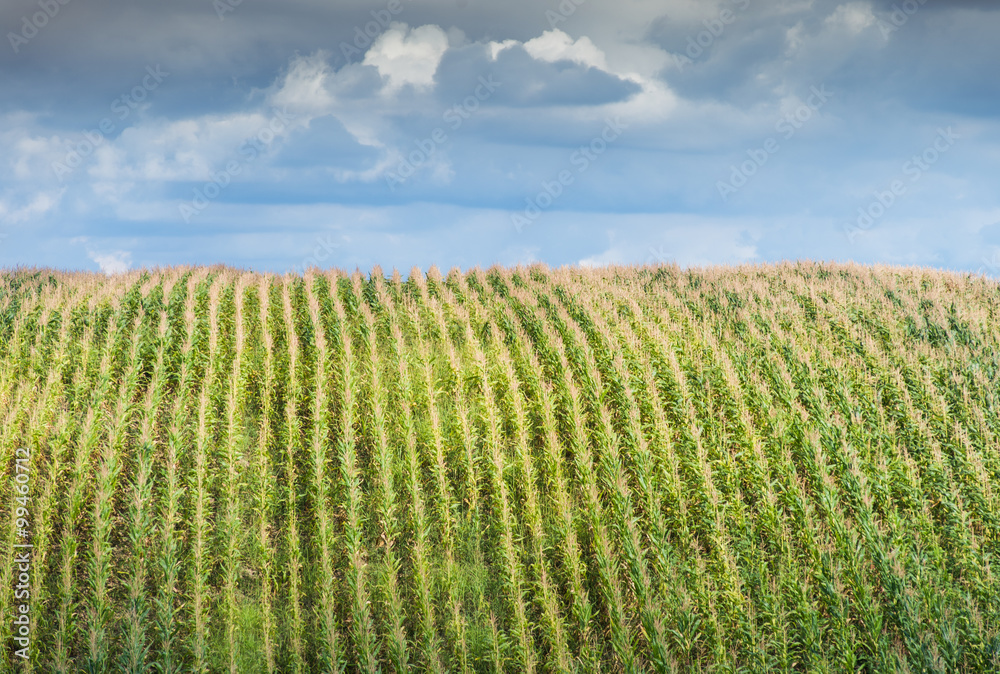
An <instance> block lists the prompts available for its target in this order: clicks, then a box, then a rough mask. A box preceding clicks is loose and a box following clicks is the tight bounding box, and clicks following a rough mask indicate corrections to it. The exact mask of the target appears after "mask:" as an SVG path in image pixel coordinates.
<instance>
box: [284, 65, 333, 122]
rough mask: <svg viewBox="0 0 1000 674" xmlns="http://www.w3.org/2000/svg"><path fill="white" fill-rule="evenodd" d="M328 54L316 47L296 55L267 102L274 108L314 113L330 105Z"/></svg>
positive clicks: (321, 113)
mask: <svg viewBox="0 0 1000 674" xmlns="http://www.w3.org/2000/svg"><path fill="white" fill-rule="evenodd" d="M327 59H328V55H327V54H326V53H325V52H322V51H318V52H316V53H314V54H311V55H310V56H296V57H295V58H294V59H292V62H291V65H290V66H289V68H288V72H287V73H286V74H285V77H284V79H283V80H282V81H281V84H280V86H278V87H277V89H276V90H275V91H274V92H273V93H272V94H271V96H270V101H271V104H272V105H274V106H275V107H278V108H288V109H289V110H291V111H293V112H296V113H299V114H307V115H310V116H312V117H318V116H320V115H323V114H326V113H327V112H329V111H330V109H331V108H332V107H333V104H334V100H333V96H331V95H330V91H329V89H328V81H329V79H330V75H331V72H330V66H329V65H328V64H327Z"/></svg>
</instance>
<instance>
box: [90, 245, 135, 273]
mask: <svg viewBox="0 0 1000 674" xmlns="http://www.w3.org/2000/svg"><path fill="white" fill-rule="evenodd" d="M87 257H89V258H90V259H91V260H93V261H94V262H96V263H97V266H99V267H100V268H101V271H102V272H104V273H105V274H107V275H108V276H111V275H113V274H124V273H125V272H127V271H128V270H129V267H131V266H132V253H130V252H128V251H126V250H115V251H110V252H107V253H101V252H98V251H96V250H93V249H91V248H88V249H87Z"/></svg>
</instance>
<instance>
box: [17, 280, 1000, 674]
mask: <svg viewBox="0 0 1000 674" xmlns="http://www.w3.org/2000/svg"><path fill="white" fill-rule="evenodd" d="M0 356H2V357H0V416H2V425H0V452H2V456H3V464H2V466H3V471H4V476H3V481H2V485H0V494H2V499H0V513H2V515H0V527H2V528H0V546H2V547H3V552H2V553H0V576H2V581H0V607H2V614H3V622H2V623H0V632H2V637H3V638H2V640H0V642H2V644H3V648H4V651H3V656H2V658H0V670H2V671H15V670H16V671H37V672H77V671H85V672H160V673H163V674H174V673H176V672H188V671H196V672H223V671H228V672H313V671H316V672H331V671H337V672H367V673H374V672H408V671H411V670H420V671H430V672H446V671H447V672H462V673H464V672H581V673H583V672H629V673H631V672H647V671H648V672H687V671H704V672H709V671H711V672H770V671H775V672H786V671H801V672H859V671H863V672H989V671H998V670H1000V567H998V569H997V573H994V569H993V559H994V557H995V556H997V555H998V554H1000V439H998V438H1000V287H998V285H997V284H996V283H995V282H992V281H988V280H986V279H984V278H981V277H975V276H970V275H960V274H953V273H947V272H939V271H931V270H925V269H916V268H894V267H863V266H854V265H850V266H845V265H834V264H806V263H799V264H794V265H793V264H786V265H779V266H747V267H734V268H711V269H692V270H682V269H680V268H677V267H623V268H607V269H593V270H581V269H562V270H553V269H549V268H546V267H543V266H533V267H519V268H491V269H489V270H486V271H483V270H480V269H475V270H471V271H468V272H465V273H462V272H459V271H458V270H453V271H452V272H450V273H449V274H447V276H443V275H442V274H441V273H440V272H438V271H437V270H436V269H434V268H431V269H430V270H429V272H427V273H426V274H424V273H422V272H421V271H420V270H417V269H415V270H413V271H412V272H410V274H409V277H408V278H407V279H405V280H404V279H403V278H401V276H400V275H399V274H398V273H394V274H392V275H391V276H390V275H386V274H384V273H383V272H382V271H381V270H379V269H377V268H376V269H375V270H373V272H372V273H371V275H369V276H365V275H362V274H360V273H354V274H353V275H350V274H345V273H342V272H336V271H330V272H319V271H317V270H313V271H310V272H307V273H306V274H305V275H304V276H296V275H286V276H275V275H266V274H257V273H250V272H241V271H237V270H233V269H228V268H222V267H212V268H205V267H201V268H173V269H167V270H157V271H135V272H130V273H128V274H124V275H117V276H113V277H105V276H99V275H94V274H84V273H61V272H55V271H48V270H24V269H22V270H13V271H6V272H4V273H3V274H2V276H0ZM22 475H23V476H26V477H23V478H22V477H21V476H22ZM22 486H24V487H26V488H27V490H25V489H22ZM23 545H31V546H32V547H31V548H30V559H31V561H30V572H28V576H29V580H28V581H27V582H26V583H25V581H24V575H22V574H21V571H23V566H22V567H19V566H18V564H17V563H16V562H15V561H14V560H15V558H16V557H17V555H18V554H20V552H19V551H22V550H25V549H28V548H24V547H18V546H23ZM19 569H20V570H19ZM19 579H20V580H19ZM22 607H26V612H25V610H24V609H23V608H22ZM22 614H23V615H27V616H28V621H29V624H30V627H29V628H28V633H29V636H28V637H24V636H23V635H24V630H22V629H20V627H21V626H25V623H24V622H23V620H22V622H21V623H20V624H18V623H16V622H15V620H16V619H17V617H18V616H20V615H22ZM19 636H21V637H22V638H25V639H29V640H30V645H29V646H28V647H27V649H26V651H21V654H17V653H16V652H15V651H17V650H18V649H19V648H20V646H19V645H18V644H19V642H18V641H16V639H17V638H18V637H19ZM25 656H26V657H25Z"/></svg>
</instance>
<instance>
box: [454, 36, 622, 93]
mask: <svg viewBox="0 0 1000 674" xmlns="http://www.w3.org/2000/svg"><path fill="white" fill-rule="evenodd" d="M484 76H490V77H492V78H494V79H495V80H497V81H498V82H500V86H499V87H498V88H497V90H496V92H494V93H493V94H492V95H491V96H490V98H489V100H488V102H489V104H492V105H509V106H518V107H522V106H524V107H527V106H542V105H600V104H603V103H612V102H615V101H622V100H625V99H627V98H628V97H629V96H631V95H633V94H635V93H637V92H638V91H639V90H640V87H639V86H638V85H637V84H636V83H634V82H629V81H627V80H623V79H621V78H619V77H616V76H614V75H611V74H609V73H606V72H603V71H601V70H599V69H597V68H593V67H588V66H584V65H581V64H579V63H575V62H572V61H556V62H554V63H547V62H545V61H538V60H536V59H535V58H533V57H532V56H531V55H530V54H529V53H528V52H527V51H526V50H525V49H524V47H522V46H521V45H514V46H511V47H508V48H506V49H504V50H502V51H500V52H499V53H498V54H497V58H496V61H493V60H492V59H491V58H490V54H489V50H488V47H487V46H485V45H482V44H473V45H469V46H466V47H462V48H458V49H451V50H449V51H448V52H447V53H446V54H445V56H444V58H443V59H442V60H441V64H440V65H439V66H438V71H437V80H438V95H439V97H440V99H441V100H442V102H452V101H456V102H457V101H462V100H463V99H465V98H466V97H467V96H470V95H473V94H474V92H475V90H476V88H477V87H479V86H480V84H481V82H480V79H479V78H480V77H484Z"/></svg>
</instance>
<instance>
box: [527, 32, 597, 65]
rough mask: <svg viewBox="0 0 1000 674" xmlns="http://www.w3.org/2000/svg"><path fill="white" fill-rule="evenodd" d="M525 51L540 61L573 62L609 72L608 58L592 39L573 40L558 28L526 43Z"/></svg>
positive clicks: (585, 37) (584, 37)
mask: <svg viewBox="0 0 1000 674" xmlns="http://www.w3.org/2000/svg"><path fill="white" fill-rule="evenodd" d="M524 50H525V51H526V52H528V53H529V54H531V56H532V57H534V58H536V59H538V60H539V61H547V62H548V63H554V62H555V61H563V60H566V61H573V62H574V63H579V64H580V65H582V66H587V67H591V68H600V69H601V70H604V71H607V70H608V62H607V57H606V56H605V55H604V52H602V51H601V50H600V49H598V48H597V47H596V46H594V43H593V42H591V41H590V38H589V37H587V36H586V35H584V36H583V37H581V38H579V39H577V40H576V41H574V40H573V38H571V37H570V36H569V35H567V34H566V33H564V32H562V31H561V30H559V29H558V28H556V29H554V30H547V31H545V32H544V33H542V34H541V35H540V36H539V37H536V38H534V39H532V40H528V41H527V42H525V43H524Z"/></svg>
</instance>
